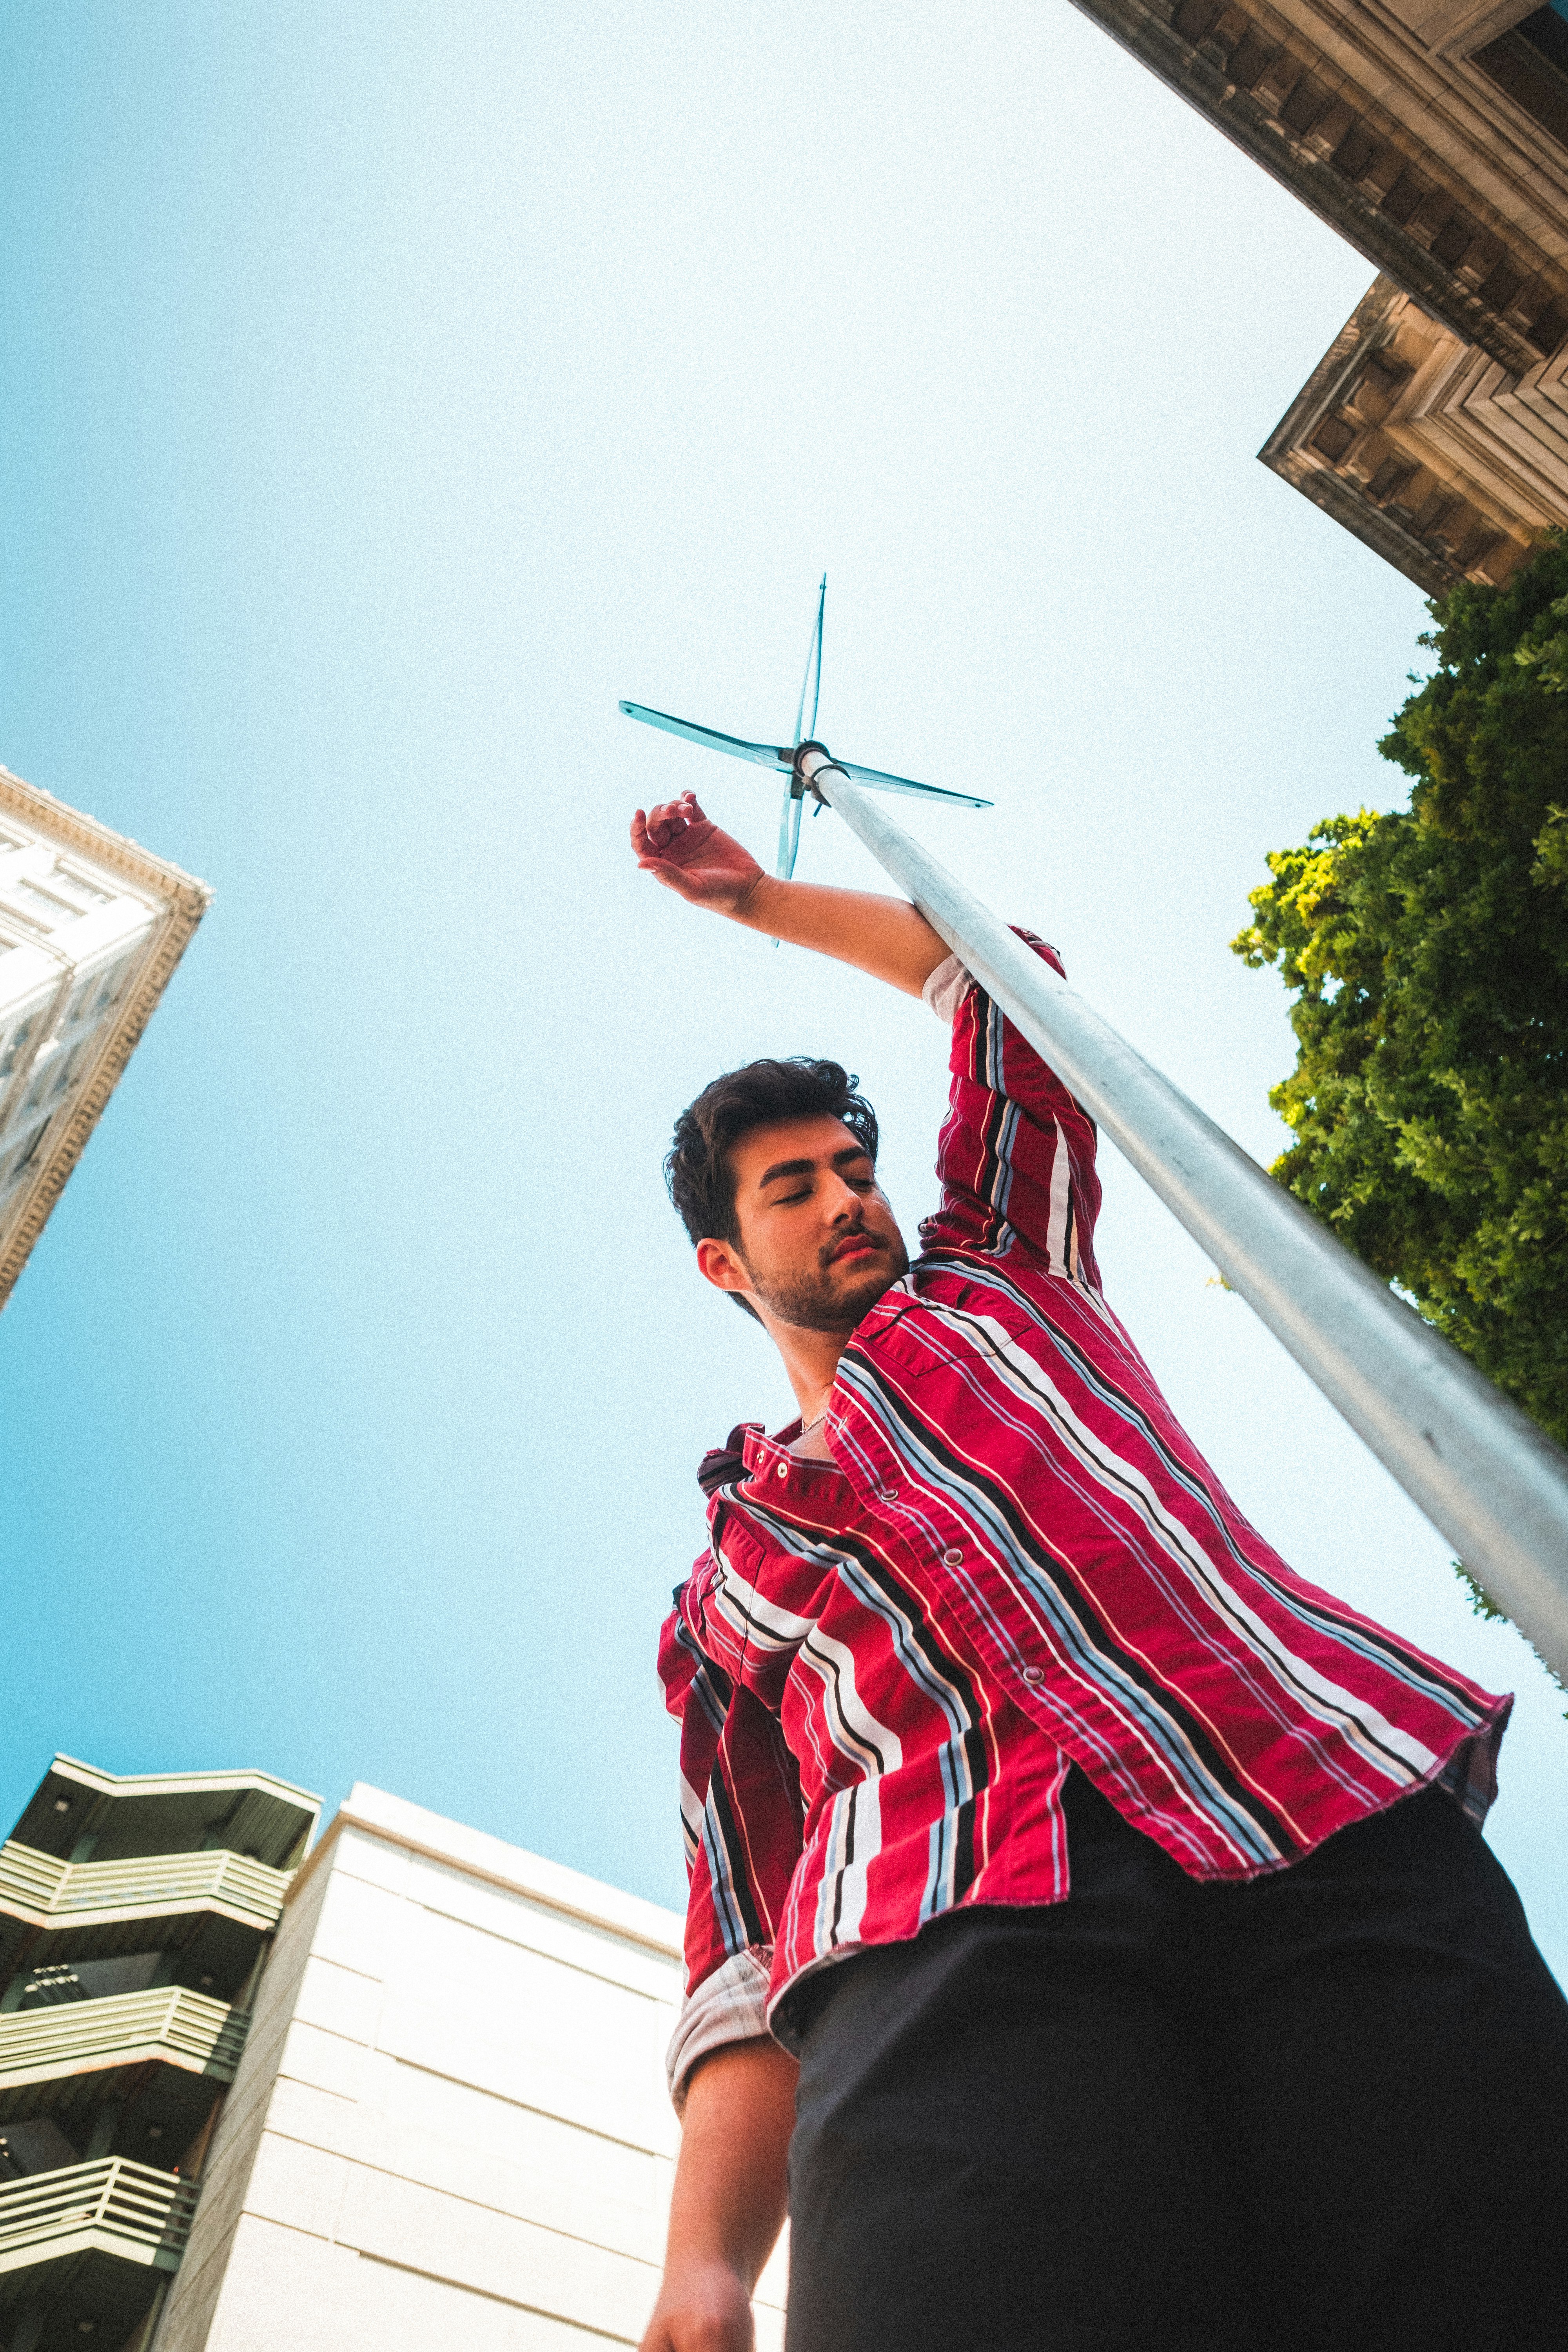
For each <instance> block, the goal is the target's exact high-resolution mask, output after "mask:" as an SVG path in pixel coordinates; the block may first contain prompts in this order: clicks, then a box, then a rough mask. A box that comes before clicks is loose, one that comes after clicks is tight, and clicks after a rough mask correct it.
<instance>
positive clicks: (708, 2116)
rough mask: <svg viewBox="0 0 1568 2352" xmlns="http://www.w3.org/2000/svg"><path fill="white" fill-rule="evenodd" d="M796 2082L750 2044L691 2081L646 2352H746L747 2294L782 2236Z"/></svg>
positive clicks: (763, 2044) (789, 2070)
mask: <svg viewBox="0 0 1568 2352" xmlns="http://www.w3.org/2000/svg"><path fill="white" fill-rule="evenodd" d="M796 2073H797V2069H796V2066H795V2060H794V2059H793V2058H790V2057H787V2056H786V2055H785V2053H784V2051H782V2050H781V2049H780V2048H779V2046H778V2044H777V2042H769V2041H754V2042H735V2043H733V2044H732V2045H731V2047H730V2048H729V2049H727V2050H720V2051H716V2052H715V2053H714V2054H713V2055H712V2056H711V2057H710V2058H706V2059H704V2060H703V2061H702V2063H701V2064H700V2066H699V2067H698V2069H697V2072H696V2074H694V2075H693V2076H692V2079H691V2085H690V2088H689V2092H688V2094H687V2100H686V2114H685V2116H684V2118H683V2124H682V2130H681V2141H680V2157H679V2162H678V2163H677V2165H676V2168H675V2187H674V2190H673V2193H672V2195H671V2198H670V2204H669V2244H668V2252H667V2253H666V2256H665V2267H664V2284H663V2285H662V2287H661V2288H660V2291H659V2297H658V2303H657V2305H655V2307H654V2313H653V2317H652V2319H651V2320H650V2321H649V2323H648V2330H647V2335H646V2336H644V2338H643V2346H644V2352H686V2347H723V2352H748V2347H750V2345H751V2342H752V2323H751V2298H752V2288H753V2287H754V2286H755V2284H756V2283H757V2278H758V2274H759V2273H760V2272H761V2270H762V2268H763V2263H765V2262H766V2261H767V2258H768V2256H769V2254H770V2253H771V2252H773V2245H774V2242H776V2240H777V2238H778V2234H779V2231H780V2230H781V2229H782V2228H783V2227H784V2209H785V2204H786V2200H787V2195H788V2186H787V2176H786V2170H785V2162H786V2158H787V2157H788V2153H789V2141H790V2134H791V2132H792V2131H793V2130H794V2129H795V2076H796Z"/></svg>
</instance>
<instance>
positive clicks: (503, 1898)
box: [408, 1854, 680, 2000]
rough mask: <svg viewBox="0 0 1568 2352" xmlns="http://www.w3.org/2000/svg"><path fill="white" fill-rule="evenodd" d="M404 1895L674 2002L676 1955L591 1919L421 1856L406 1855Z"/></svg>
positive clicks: (677, 1969)
mask: <svg viewBox="0 0 1568 2352" xmlns="http://www.w3.org/2000/svg"><path fill="white" fill-rule="evenodd" d="M411 1864H412V1866H411V1869H410V1873H409V1885H408V1892H409V1894H410V1895H412V1896H413V1897H414V1898H415V1899H416V1901H418V1902H419V1903H421V1904H423V1905H424V1906H426V1909H428V1910H430V1911H432V1912H434V1913H437V1914H438V1915H441V1916H445V1917H447V1918H450V1919H457V1920H461V1921H462V1922H464V1923H465V1924H466V1925H468V1927H479V1928H481V1929H483V1931H484V1933H485V1934H486V1935H489V1936H500V1937H504V1938H505V1940H506V1941H507V1942H509V1943H514V1944H524V1945H527V1946H529V1947H530V1948H531V1949H532V1950H534V1951H536V1952H539V1953H541V1954H542V1956H543V1957H544V1958H547V1959H552V1960H564V1961H566V1962H567V1963H568V1964H569V1965H570V1966H572V1967H574V1968H580V1969H587V1970H588V1971H589V1972H590V1973H592V1974H595V1975H600V1976H604V1977H607V1978H608V1979H610V1981H611V1982H612V1983H616V1984H623V1985H626V1986H628V1987H630V1988H631V1990H634V1991H637V1992H642V1993H647V1994H648V1995H650V1996H651V1998H652V1999H654V2000H679V1994H680V1962H679V1956H678V1955H677V1954H676V1953H673V1952H670V1953H666V1952H660V1951H655V1950H650V1949H648V1948H646V1947H639V1946H638V1945H637V1944H635V1943H631V1942H629V1941H628V1940H627V1939H626V1938H625V1937H620V1936H617V1935H616V1934H614V1933H613V1932H612V1931H611V1930H609V1929H607V1928H605V1927H597V1926H595V1924H594V1923H593V1922H592V1921H591V1920H587V1919H574V1918H572V1917H570V1916H566V1915H564V1914H563V1913H561V1912H558V1911H552V1910H550V1909H549V1908H548V1907H547V1906H545V1905H544V1904H542V1903H531V1902H530V1901H529V1900H528V1899H527V1898H526V1897H525V1896H522V1895H514V1894H512V1893H510V1891H509V1890H508V1889H507V1888H505V1887H500V1886H490V1885H486V1884H485V1883H484V1882H483V1881H482V1880H480V1879H473V1878H465V1877H464V1876H463V1874H462V1873H461V1872H460V1871H456V1870H450V1869H447V1868H445V1867H443V1866H442V1865H441V1864H438V1863H435V1862H432V1861H430V1860H429V1859H428V1858H427V1857H426V1856H425V1855H423V1854H416V1855H414V1856H412V1857H411Z"/></svg>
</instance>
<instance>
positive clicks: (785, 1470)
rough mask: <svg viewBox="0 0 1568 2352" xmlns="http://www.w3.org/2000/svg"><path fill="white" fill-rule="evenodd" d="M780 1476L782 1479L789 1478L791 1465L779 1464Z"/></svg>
mask: <svg viewBox="0 0 1568 2352" xmlns="http://www.w3.org/2000/svg"><path fill="white" fill-rule="evenodd" d="M779 1476H780V1477H781V1478H787V1477H788V1476H789V1464H788V1463H787V1462H781V1463H780V1464H779Z"/></svg>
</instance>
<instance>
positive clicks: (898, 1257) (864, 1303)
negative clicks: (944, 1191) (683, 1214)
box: [741, 1228, 910, 1333]
mask: <svg viewBox="0 0 1568 2352" xmlns="http://www.w3.org/2000/svg"><path fill="white" fill-rule="evenodd" d="M857 1230H860V1231H863V1230H864V1228H858V1229H857ZM846 1238H847V1237H846V1236H845V1235H844V1234H840V1235H839V1237H838V1241H837V1242H836V1243H835V1244H834V1248H835V1249H837V1248H838V1247H839V1246H840V1245H841V1244H842V1243H843V1241H844V1240H845V1239H846ZM866 1238H867V1239H868V1241H872V1242H875V1243H876V1244H878V1246H879V1257H878V1260H877V1262H876V1264H875V1265H869V1266H868V1267H866V1269H865V1270H864V1275H863V1277H862V1280H861V1281H860V1282H859V1283H858V1284H857V1285H856V1286H855V1287H854V1288H853V1289H852V1290H849V1291H847V1292H845V1291H835V1289H834V1287H833V1280H832V1273H831V1268H832V1265H833V1255H832V1251H825V1252H824V1253H823V1255H822V1259H821V1262H820V1263H819V1265H818V1267H817V1270H816V1272H815V1273H813V1274H798V1275H795V1276H793V1277H792V1278H791V1279H789V1280H786V1281H780V1282H774V1281H772V1280H770V1279H769V1278H768V1277H767V1276H759V1275H758V1273H757V1271H756V1269H755V1267H754V1266H753V1265H752V1263H751V1260H750V1259H749V1258H747V1257H745V1256H744V1255H742V1261H741V1262H742V1265H744V1266H745V1269H746V1272H747V1273H748V1274H749V1275H750V1276H751V1277H752V1290H753V1291H754V1292H755V1294H756V1296H757V1297H758V1298H760V1299H761V1301H762V1303H763V1306H764V1307H766V1308H767V1310H768V1313H769V1314H770V1315H772V1316H773V1317H775V1318H776V1319H777V1320H778V1321H779V1322H780V1323H790V1324H793V1325H794V1327H795V1329H796V1330H797V1331H842V1332H846V1333H847V1332H850V1331H853V1329H854V1328H855V1326H856V1325H857V1323H858V1322H860V1321H861V1320H862V1319H863V1318H865V1317H866V1316H868V1315H869V1313H870V1312H871V1309H872V1307H875V1305H876V1304H877V1301H878V1299H879V1298H880V1297H881V1296H882V1293H883V1292H884V1291H885V1290H890V1289H891V1288H892V1286H893V1285H894V1283H895V1282H897V1281H898V1280H899V1279H900V1276H902V1275H906V1274H908V1272H909V1270H910V1254H909V1252H908V1250H907V1249H906V1248H905V1247H904V1244H903V1243H902V1241H901V1240H900V1239H899V1238H898V1237H897V1236H896V1235H895V1237H894V1238H893V1240H891V1241H890V1242H885V1241H883V1240H882V1238H881V1236H880V1234H867V1236H866Z"/></svg>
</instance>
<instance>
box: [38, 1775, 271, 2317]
mask: <svg viewBox="0 0 1568 2352" xmlns="http://www.w3.org/2000/svg"><path fill="white" fill-rule="evenodd" d="M316 1814H317V1806H316V1801H315V1800H314V1798H312V1797H309V1796H307V1795H306V1794H305V1792H304V1791H303V1790H299V1789H294V1788H290V1787H289V1785H288V1784H287V1782H285V1781H281V1780H273V1779H271V1777H270V1776H269V1775H268V1774H266V1773H262V1772H195V1773H182V1774H177V1775H163V1774H140V1775H135V1776H132V1777H128V1778H124V1779H121V1778H117V1777H116V1775H115V1774H113V1773H112V1772H100V1771H97V1770H95V1769H94V1768H93V1767H92V1766H91V1765H89V1764H81V1763H78V1762H77V1761H76V1760H75V1759H73V1758H71V1757H68V1756H57V1757H56V1758H55V1759H54V1762H53V1764H52V1765H51V1766H50V1768H49V1769H48V1771H47V1773H46V1775H45V1777H44V1780H43V1781H42V1783H41V1785H40V1786H39V1788H38V1789H37V1791H36V1792H35V1794H34V1796H33V1797H32V1799H31V1801H30V1802H29V1803H28V1804H27V1806H26V1810H25V1811H24V1812H23V1814H22V1817H21V1819H20V1821H19V1822H17V1823H16V1829H15V1831H14V1832H12V1835H11V1836H10V1837H9V1838H8V1839H7V1840H6V1842H5V1846H4V1848H3V1849H0V2344H4V2346H5V2352H65V2347H72V2352H79V2347H81V2346H82V2345H83V2343H84V2342H86V2341H87V2339H89V2338H90V2339H91V2340H92V2342H93V2343H94V2344H96V2345H101V2346H102V2347H104V2352H121V2347H137V2352H141V2347H143V2346H144V2345H145V2343H146V2341H147V2338H148V2331H149V2328H150V2326H151V2325H152V2322H153V2316H154V2313H155V2306H156V2304H157V2302H158V2299H159V2295H160V2293H161V2290H162V2288H163V2284H164V2283H165V2281H166V2279H167V2277H168V2275H169V2274H170V2273H171V2272H172V2271H173V2270H174V2268H175V2267H176V2266H177V2264H178V2263H179V2260H180V2253H181V2250H182V2247H183V2246H184V2241H185V2237H186V2234H187V2232H188V2231H189V2229H190V2225H191V2219H192V2214H193V2212H194V2210H195V2207H196V2203H197V2198H198V2195H199V2184H200V2180H201V2175H202V2168H203V2163H204V2158H205V2151H206V2148H207V2146H208V2142H209V2140H210V2137H211V2135H212V2129H213V2126H214V2124H215V2122H216V2117H217V2113H218V2109H219V2106H220V2105H221V2103H222V2099H223V2095H224V2092H225V2090H226V2087H227V2085H228V2084H229V2083H230V2082H232V2080H233V2079H234V2074H235V2069H236V2067H237V2064H238V2063H239V2060H240V2054H241V2053H242V2051H243V2049H244V2047H245V2037H246V2030H247V2024H248V2020H249V2002H250V1999H251V1996H252V1993H253V1991H254V1988H255V1986H256V1983H257V1980H258V1976H259V1974H260V1971H261V1967H262V1962H263V1960H264V1958H265V1956H266V1952H267V1949H268V1944H269V1941H270V1938H271V1935H272V1931H273V1929H274V1928H275V1927H276V1926H277V1924H278V1919H279V1914H280V1912H281V1909H282V1904H283V1895H284V1892H285V1890H286V1888H287V1886H288V1885H289V1874H290V1873H291V1871H292V1869H293V1867H294V1865H295V1864H297V1863H298V1862H299V1859H300V1854H301V1853H302V1852H303V1850H304V1846H305V1843H306V1840H307V1839H308V1837H309V1835H310V1831H311V1830H312V1829H313V1828H314V1826H315V1822H316Z"/></svg>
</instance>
